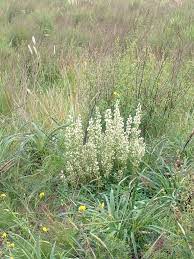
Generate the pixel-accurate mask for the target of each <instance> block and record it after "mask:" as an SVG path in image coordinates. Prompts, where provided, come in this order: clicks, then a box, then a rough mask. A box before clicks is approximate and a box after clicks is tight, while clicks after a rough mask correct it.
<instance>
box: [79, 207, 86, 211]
mask: <svg viewBox="0 0 194 259" xmlns="http://www.w3.org/2000/svg"><path fill="white" fill-rule="evenodd" d="M78 210H79V212H85V211H86V206H85V205H80V206H79V209H78Z"/></svg>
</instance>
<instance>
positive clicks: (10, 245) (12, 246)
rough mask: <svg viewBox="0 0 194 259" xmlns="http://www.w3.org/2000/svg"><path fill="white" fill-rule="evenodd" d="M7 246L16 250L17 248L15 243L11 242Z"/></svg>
mask: <svg viewBox="0 0 194 259" xmlns="http://www.w3.org/2000/svg"><path fill="white" fill-rule="evenodd" d="M7 246H8V247H9V248H14V247H15V244H14V243H11V242H7Z"/></svg>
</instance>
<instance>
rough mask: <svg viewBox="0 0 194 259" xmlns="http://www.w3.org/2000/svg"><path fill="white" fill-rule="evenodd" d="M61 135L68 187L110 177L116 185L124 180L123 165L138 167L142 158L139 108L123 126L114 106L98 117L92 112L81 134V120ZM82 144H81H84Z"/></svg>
mask: <svg viewBox="0 0 194 259" xmlns="http://www.w3.org/2000/svg"><path fill="white" fill-rule="evenodd" d="M69 120H70V122H71V123H70V126H69V127H67V129H66V132H65V147H66V148H65V158H66V168H65V171H66V177H67V180H68V182H70V183H71V184H76V183H77V184H80V183H81V184H82V183H86V182H90V181H96V182H97V183H98V184H100V183H101V180H103V179H104V180H105V179H107V178H109V177H113V178H114V180H116V181H119V180H120V179H122V177H123V176H124V173H125V171H126V168H127V163H128V162H129V161H130V162H132V163H133V164H134V165H135V166H138V164H139V162H140V161H141V159H142V157H143V156H144V154H145V143H144V139H143V138H142V137H141V136H140V135H141V130H140V129H139V128H140V123H141V106H140V105H138V107H137V110H136V114H135V116H134V117H133V118H132V117H131V116H129V117H128V119H127V122H126V124H125V123H124V119H123V118H122V116H121V114H120V110H119V104H118V103H116V104H115V107H114V110H113V111H111V109H107V110H106V111H105V114H104V116H103V117H102V116H101V114H100V112H99V110H98V109H97V110H96V116H95V118H91V119H90V122H89V126H88V128H87V131H86V132H87V135H86V136H87V137H86V140H85V131H84V129H83V126H82V121H81V118H80V117H78V119H77V120H75V121H73V118H72V117H70V119H69ZM84 140H85V141H84Z"/></svg>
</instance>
